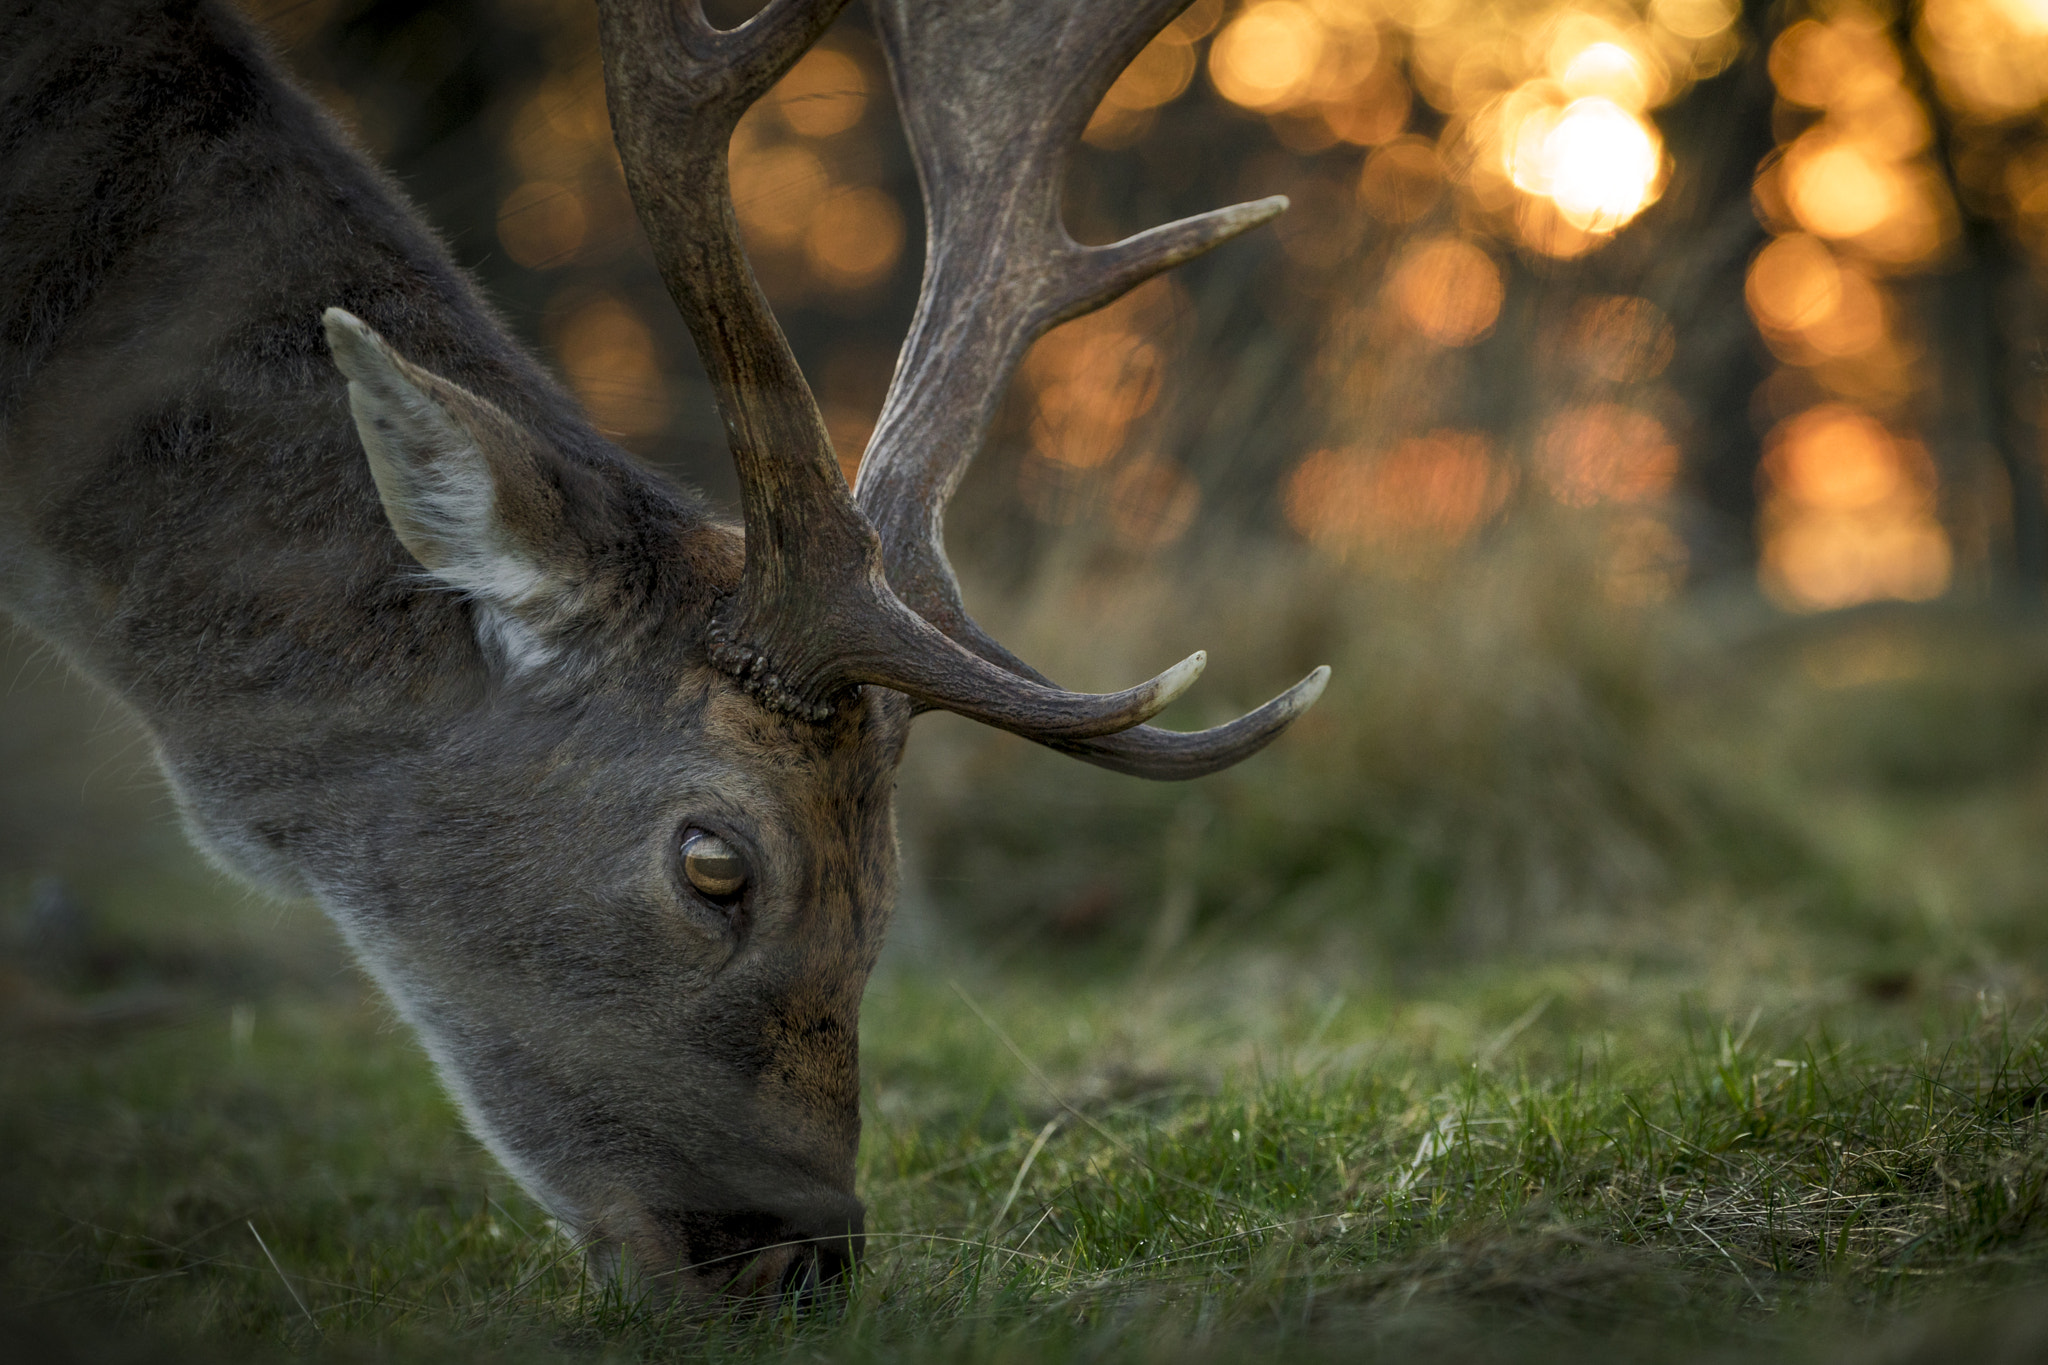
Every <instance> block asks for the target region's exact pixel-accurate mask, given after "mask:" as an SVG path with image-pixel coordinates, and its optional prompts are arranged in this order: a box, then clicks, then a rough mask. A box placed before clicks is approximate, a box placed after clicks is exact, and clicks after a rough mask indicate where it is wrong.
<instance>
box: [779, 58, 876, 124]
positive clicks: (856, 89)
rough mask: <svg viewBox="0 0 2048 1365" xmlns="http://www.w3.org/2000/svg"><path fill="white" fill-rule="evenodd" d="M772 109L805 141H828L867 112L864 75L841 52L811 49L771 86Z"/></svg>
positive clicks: (855, 63)
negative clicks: (772, 92) (810, 138)
mask: <svg viewBox="0 0 2048 1365" xmlns="http://www.w3.org/2000/svg"><path fill="white" fill-rule="evenodd" d="M775 107H776V108H777V110H779V111H780V112H781V114H782V118H783V122H785V123H787V124H788V125H789V126H790V127H791V128H794V129H795V130H796V131H797V132H799V133H802V134H803V135H804V136H805V137H831V136H832V135H833V134H835V133H843V132H845V131H846V130H847V129H849V128H851V127H853V125H854V124H856V123H859V122H860V119H861V115H862V114H864V113H865V112H867V107H868V81H867V74H866V73H865V72H864V71H862V70H861V65H860V63H859V62H857V61H855V60H854V59H853V58H852V57H850V56H848V55H847V54H846V53H844V52H838V51H834V50H833V49H831V48H829V47H815V48H812V49H811V50H810V51H809V52H807V53H805V54H804V57H803V60H802V61H800V62H798V63H797V64H796V65H795V66H794V67H792V68H791V69H790V72H789V74H788V75H787V76H784V77H783V78H782V79H781V80H780V81H778V82H777V83H776V86H775Z"/></svg>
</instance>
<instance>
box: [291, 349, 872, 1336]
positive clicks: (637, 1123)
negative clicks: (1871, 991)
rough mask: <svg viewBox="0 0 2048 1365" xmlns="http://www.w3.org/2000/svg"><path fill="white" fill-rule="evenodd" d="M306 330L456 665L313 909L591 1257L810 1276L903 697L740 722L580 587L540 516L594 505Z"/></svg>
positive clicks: (666, 645)
mask: <svg viewBox="0 0 2048 1365" xmlns="http://www.w3.org/2000/svg"><path fill="white" fill-rule="evenodd" d="M329 326H330V337H331V342H332V345H333V349H334V351H335V354H336V357H337V359H338V361H339V362H340V363H341V365H342V367H343V369H344V370H345V372H346V373H347V374H348V375H349V377H350V378H351V380H352V383H351V397H352V405H353V408H354V411H355V415H356V418H357V423H358V430H359V432H360V434H361V436H362V438H363V442H364V446H365V449H366V451H367V452H368V453H369V456H370V460H371V465H372V469H373V471H374V473H375V475H376V477H377V480H378V486H379V490H380V493H381V494H382V495H383V498H384V502H385V507H386V511H387V513H388V515H389V516H390V518H391V521H392V524H393V526H394V528H396V529H397V531H398V533H399V536H400V538H401V539H402V540H403V541H404V542H405V544H406V545H407V547H408V548H409V549H410V550H411V551H412V553H413V555H414V557H415V558H417V559H418V560H419V561H420V563H421V564H422V565H423V566H425V568H426V570H427V572H428V573H429V574H431V575H432V576H433V577H434V578H435V579H437V580H439V581H440V582H441V583H443V584H445V585H447V586H448V587H449V588H453V589H458V590H460V591H463V592H464V593H466V594H467V595H468V596H469V598H470V611H471V614H472V617H473V619H474V620H475V622H476V628H477V632H478V635H479V637H480V638H479V653H480V655H481V657H482V663H481V664H480V667H482V668H483V669H484V670H486V672H487V675H488V681H487V683H486V685H485V686H483V687H482V688H480V689H478V691H477V693H476V695H475V697H474V699H473V700H472V701H471V702H470V703H469V704H467V705H465V706H464V707H463V708H462V711H461V714H460V715H459V716H458V717H457V718H456V719H455V720H454V721H453V722H452V723H449V724H447V725H445V726H443V727H441V728H440V729H439V730H438V733H437V737H436V739H435V740H434V741H433V742H432V744H431V747H430V748H428V749H427V750H426V751H424V752H422V753H420V754H418V755H415V756H412V757H410V758H408V759H406V760H405V761H403V762H402V763H401V764H400V765H399V769H400V772H401V774H402V776H401V779H400V780H399V781H398V782H397V783H395V784H394V790H395V795H394V798H393V799H392V800H391V801H390V802H389V808H388V809H387V810H386V811H385V812H384V814H383V816H382V817H381V821H382V823H381V824H380V825H379V828H378V829H377V831H376V843H377V844H378V845H379V846H382V847H388V848H393V849H398V848H402V849H404V850H405V856H404V857H403V858H396V857H394V858H390V859H387V860H383V862H382V864H381V865H380V866H379V867H378V869H377V872H376V875H375V878H374V879H373V880H371V881H370V882H369V883H368V884H364V885H355V886H351V887H349V888H348V889H347V890H345V891H343V892H342V893H341V894H339V895H336V896H334V897H331V899H333V900H334V901H336V902H337V903H338V908H339V909H340V912H341V913H340V918H341V919H342V920H343V922H344V924H345V926H346V927H347V929H348V930H349V932H350V935H351V937H352V938H353V939H354V940H355V942H356V945H357V947H358V948H359V949H360V950H361V952H362V953H363V955H364V957H365V958H366V960H367V961H368V962H369V963H370V964H371V965H372V967H373V969H374V970H375V971H376V972H377V973H378V975H379V976H380V977H381V978H382V979H383V981H384V983H385V984H386V985H387V986H388V987H389V989H390V990H391V992H392V994H393V996H394V998H396V999H397V1000H398V1001H399V1002H400V1004H401V1007H402V1008H403V1009H404V1010H405V1012H406V1014H407V1015H408V1017H409V1018H410V1019H411V1020H412V1021H413V1022H414V1023H415V1024H416V1026H417V1027H418V1028H419V1030H420V1032H421V1034H422V1036H423V1038H424V1039H425V1040H426V1042H427V1045H428V1048H429V1050H430V1052H431V1053H432V1055H433V1056H434V1059H435V1061H436V1062H437V1064H438V1065H439V1067H440V1069H441V1071H442V1073H443V1075H444V1077H445V1078H446V1079H447V1081H448V1083H449V1085H450V1088H451V1089H452V1090H453V1091H454V1093H455V1095H456V1096H457V1098H458V1099H459V1101H460V1102H461V1104H462V1106H463V1108H464V1110H465V1112H466V1115H467V1117H468V1119H469V1120H470V1123H471V1125H472V1127H473V1128H474V1129H475V1130H476V1131H477V1132H478V1134H479V1135H480V1136H481V1137H482V1138H483V1139H484V1140H485V1141H486V1142H487V1143H488V1144H489V1145H490V1147H491V1148H492V1150H493V1151H494V1153H495V1154H496V1155H497V1156H498V1157H499V1158H500V1159H501V1160H502V1161H503V1162H504V1164H505V1165H506V1166H507V1167H508V1168H509V1169H510V1170H512V1171H513V1172H514V1173H515V1174H516V1175H517V1176H518V1177H519V1178H520V1179H521V1181H522V1183H523V1184H525V1185H526V1186H527V1188H528V1189H530V1190H531V1191H532V1192H534V1193H535V1194H536V1195H537V1196H538V1197H539V1198H540V1199H541V1201H542V1202H543V1203H544V1204H546V1205H547V1207H548V1208H549V1209H550V1210H551V1211H552V1212H553V1213H555V1214H556V1215H557V1216H558V1217H559V1218H560V1219H562V1221H563V1222H564V1223H565V1224H567V1225H568V1226H569V1227H570V1228H572V1229H573V1230H574V1231H575V1232H576V1233H578V1234H579V1235H580V1236H582V1237H584V1238H586V1239H587V1240H588V1242H589V1244H590V1246H591V1250H592V1255H593V1259H594V1260H595V1261H596V1262H597V1263H598V1264H599V1266H600V1268H603V1269H606V1270H612V1269H617V1270H620V1271H630V1272H631V1274H632V1275H633V1276H634V1277H635V1278H636V1279H638V1280H639V1281H640V1282H641V1283H643V1284H647V1285H649V1286H650V1287H653V1288H656V1289H660V1290H664V1291H671V1292H677V1293H681V1294H684V1295H686V1296H694V1295H697V1294H699V1293H700V1292H703V1291H708V1290H726V1291H731V1292H751V1291H757V1290H767V1289H773V1288H775V1287H776V1286H777V1285H778V1284H779V1283H790V1284H800V1283H803V1282H804V1281H805V1280H806V1278H807V1277H810V1276H814V1275H821V1274H822V1275H826V1276H829V1275H830V1274H831V1273H833V1272H834V1271H835V1270H836V1269H838V1268H841V1267H843V1266H844V1265H845V1264H847V1263H848V1262H849V1260H850V1258H851V1257H852V1256H853V1255H854V1254H855V1253H856V1252H857V1250H858V1247H859V1241H860V1234H861V1231H862V1215H861V1206H860V1203H859V1202H858V1200H857V1199H856V1198H855V1196H854V1189H853V1168H854V1156H855V1150H856V1146H857V1144H858V1141H859V1133H860V1112H859V1079H858V1061H857V1037H858V1033H857V1030H858V1016H859V1007H860V998H861V993H862V990H863V988H864V986H865V984H866V981H867V978H868V974H869V972H870V970H871V969H872V967H873V965H874V960H875V955H876V952H877V950H878V948H879V945H880V942H881V936H882V931H883V928H884V925H885V923H886V921H887V918H888V913H889V909H890V906H891V904H892V903H893V899H894V894H895V881H896V845H895V831H894V824H893V814H892V804H891V797H892V789H893V785H894V777H895V769H896V764H897V759H898V756H899V753H900V751H901V747H902V742H903V739H904V736H905V733H906V729H907V723H908V719H909V706H908V704H907V703H906V702H905V701H904V699H903V698H901V697H900V696H898V695H896V694H893V693H890V692H888V691H886V690H883V689H879V688H865V689H859V690H857V691H855V692H853V693H850V694H848V695H847V696H846V697H845V698H843V699H842V701H841V703H840V704H839V705H838V706H836V707H835V708H833V710H832V711H831V713H830V714H829V715H826V716H824V717H822V718H820V719H817V720H812V719H807V718H794V717H789V716H785V715H781V714H778V713H776V712H774V711H772V710H769V709H767V708H765V707H764V706H763V705H762V704H761V703H760V702H759V701H757V700H756V699H755V698H754V697H753V696H751V695H749V693H748V692H747V691H745V690H744V689H743V688H742V687H741V686H739V685H738V684H737V683H735V682H733V681H732V680H731V679H730V678H728V677H727V676H726V675H725V674H724V673H722V672H721V671H719V670H718V669H716V668H715V667H713V666H711V665H710V664H709V663H708V661H707V660H706V657H705V654H704V644H703V636H704V631H703V627H702V621H701V620H700V619H698V618H697V617H695V616H694V615H693V614H692V613H691V612H690V611H689V610H688V609H687V607H685V608H683V609H680V610H675V609H670V615H669V617H668V618H667V619H662V617H661V615H660V613H661V611H662V610H663V609H664V607H663V604H664V602H665V601H666V599H665V598H663V597H662V596H661V595H660V593H659V592H658V591H657V592H656V593H655V595H654V597H653V598H652V599H651V600H650V599H648V598H647V597H645V596H644V595H643V594H644V592H645V591H646V590H645V589H640V588H636V589H627V588H624V587H621V586H620V585H619V584H618V583H616V582H612V581H609V580H607V578H606V576H605V575H606V572H607V571H606V569H605V568H604V566H603V564H602V563H601V562H599V561H601V560H602V559H603V558H604V556H603V554H602V553H601V552H593V547H592V546H591V544H590V543H589V541H588V539H587V538H586V537H584V536H583V535H582V534H580V533H579V532H578V530H577V523H578V522H579V520H580V519H582V518H584V517H585V516H588V515H590V513H589V510H588V509H579V508H577V507H576V506H574V505H573V504H574V503H575V502H576V501H577V500H578V499H579V497H601V490H583V491H582V492H581V493H580V494H579V490H578V489H577V487H576V486H575V480H574V477H573V471H571V470H569V469H567V468H565V467H560V466H558V465H554V464H551V462H550V459H549V456H548V455H547V452H545V451H541V450H538V449H536V448H534V447H533V446H532V444H531V443H530V442H523V441H522V438H521V436H520V434H519V433H518V432H517V431H515V430H513V429H512V427H511V425H510V423H509V422H508V420H507V419H505V418H504V417H503V415H502V414H501V413H498V412H497V411H496V410H495V409H494V408H492V407H491V406H490V405H488V404H486V403H484V402H483V401H482V400H480V399H477V398H475V397H474V396H473V395H470V394H467V393H465V392H464V391H462V390H461V389H459V388H457V387H456V386H454V385H452V384H450V383H448V382H447V381H445V380H441V379H439V378H437V377H436V376H433V375H431V374H429V373H427V372H425V371H423V370H420V369H418V368H417V367H415V366H412V365H410V364H408V363H407V362H405V361H404V360H402V359H400V358H399V357H398V356H396V355H395V354H394V353H392V352H391V351H390V350H389V348H387V347H386V346H385V345H383V343H382V342H381V341H380V340H379V339H377V338H376V337H375V336H374V335H372V334H370V333H369V332H368V331H367V329H365V328H363V327H362V326H361V325H360V324H356V323H353V322H352V320H347V319H345V318H341V317H335V318H332V319H330V324H329ZM536 472H538V473H540V474H543V475H545V477H531V478H530V477H528V476H529V475H533V474H535V473H536ZM557 503H560V504H562V505H559V506H558V505H556V504H557ZM705 534H708V535H711V536H713V537H714V538H715V539H714V542H713V543H712V544H711V545H709V546H708V547H700V552H699V554H698V555H697V560H698V562H697V563H696V564H694V565H679V566H671V567H672V568H673V569H674V570H675V571H676V572H682V573H688V574H694V575H700V576H701V575H705V574H709V575H710V576H711V577H712V578H713V580H714V581H713V582H712V584H711V585H710V586H711V588H712V589H714V590H716V589H720V588H729V587H730V586H731V583H730V580H731V578H732V577H733V573H732V570H733V569H734V568H735V567H736V566H735V563H734V561H735V560H736V559H737V554H736V551H737V549H738V538H737V537H736V536H734V535H732V533H731V532H729V531H722V530H716V529H713V530H711V531H709V532H706V533H705ZM639 577H644V575H639ZM718 580H724V581H722V582H721V581H718ZM650 612H653V613H654V615H652V616H650V615H649V613H650Z"/></svg>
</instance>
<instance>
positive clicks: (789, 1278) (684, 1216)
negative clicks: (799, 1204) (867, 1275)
mask: <svg viewBox="0 0 2048 1365" xmlns="http://www.w3.org/2000/svg"><path fill="white" fill-rule="evenodd" d="M631 1222H632V1226H631V1227H630V1228H628V1229H626V1230H624V1231H623V1235H618V1236H601V1237H600V1239H599V1240H597V1241H595V1242H594V1243H593V1244H592V1246H591V1251H590V1256H591V1267H592V1270H593V1271H594V1272H595V1273H597V1274H599V1275H601V1276H603V1277H604V1278H608V1279H617V1280H619V1281H620V1282H622V1283H624V1284H626V1285H627V1286H628V1287H629V1288H632V1289H636V1290H639V1291H641V1292H644V1293H646V1294H648V1295H650V1296H652V1297H655V1298H657V1299H660V1300H664V1301H678V1300H680V1301H685V1302H696V1303H700V1304H703V1305H705V1306H706V1307H712V1306H715V1307H718V1308H720V1309H724V1310H730V1309H732V1308H735V1307H753V1308H760V1309H775V1310H780V1309H785V1308H793V1309H796V1310H798V1311H804V1310H811V1309H817V1308H822V1307H825V1306H827V1305H829V1304H831V1303H833V1302H836V1301H838V1300H839V1299H841V1298H843V1297H844V1295H845V1293H846V1289H847V1286H848V1283H849V1281H850V1280H851V1278H852V1272H853V1270H854V1268H855V1267H856V1266H858V1265H859V1264H860V1261H861V1256H862V1254H863V1250H864V1247H865V1243H866V1228H865V1224H866V1218H865V1214H864V1211H863V1210H862V1208H861V1205H860V1202H859V1201H858V1200H856V1199H853V1198H851V1197H834V1198H832V1199H830V1200H825V1201H819V1202H818V1204H817V1205H816V1206H815V1207H805V1208H802V1209H795V1210H784V1211H773V1212H771V1211H765V1210H758V1209H741V1210H725V1211H709V1212H707V1211H702V1210H691V1211H687V1212H686V1211H683V1210H676V1209H653V1210H648V1211H647V1212H646V1213H645V1214H643V1215H642V1216H640V1217H638V1218H635V1219H633V1220H631Z"/></svg>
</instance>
